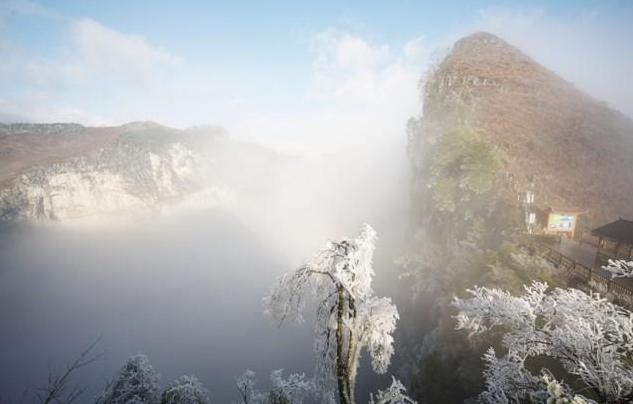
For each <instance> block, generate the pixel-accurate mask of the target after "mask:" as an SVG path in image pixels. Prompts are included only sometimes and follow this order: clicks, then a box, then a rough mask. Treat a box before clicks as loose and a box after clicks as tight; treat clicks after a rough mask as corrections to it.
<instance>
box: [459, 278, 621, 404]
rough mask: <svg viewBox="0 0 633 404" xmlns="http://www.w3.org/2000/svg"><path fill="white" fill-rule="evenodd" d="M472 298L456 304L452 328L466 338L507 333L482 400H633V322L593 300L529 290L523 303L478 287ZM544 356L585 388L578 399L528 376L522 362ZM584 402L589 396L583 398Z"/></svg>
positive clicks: (567, 292) (558, 385)
mask: <svg viewBox="0 0 633 404" xmlns="http://www.w3.org/2000/svg"><path fill="white" fill-rule="evenodd" d="M468 292H469V293H470V295H471V296H472V297H471V298H468V299H458V298H455V299H454V302H453V305H454V306H455V307H456V308H457V309H458V311H459V313H458V314H457V316H456V319H457V328H458V329H464V330H467V331H469V335H470V336H472V335H475V334H480V333H483V332H485V331H487V330H490V329H491V328H494V327H497V326H499V327H504V329H507V330H508V331H507V332H506V333H505V335H504V337H503V345H504V346H505V348H506V349H507V354H506V355H505V356H503V357H501V358H498V357H497V356H496V355H495V352H494V351H493V350H490V351H488V353H487V354H486V355H484V360H485V362H486V370H485V372H484V377H485V379H486V386H487V389H486V391H485V392H484V393H482V395H481V396H480V399H481V401H483V402H489V403H493V402H494V403H503V402H523V401H525V400H532V401H533V402H543V403H545V402H547V403H550V402H561V403H563V402H569V403H589V402H592V401H591V400H590V399H588V398H586V397H584V396H583V395H581V394H580V393H582V392H586V391H591V392H592V393H593V394H594V395H595V396H596V397H597V398H598V399H599V401H600V402H605V403H620V402H631V401H632V400H633V314H632V313H631V312H630V311H628V310H626V309H624V308H622V307H619V306H616V305H614V304H612V303H610V302H608V301H607V300H605V299H603V298H600V296H599V295H596V294H586V293H584V292H582V291H580V290H577V289H562V288H555V289H554V290H553V291H551V292H549V293H548V292H547V285H546V284H544V283H539V282H534V283H532V284H531V285H530V286H526V287H525V293H524V294H523V295H522V296H512V295H511V294H510V293H508V292H507V291H503V290H500V289H489V288H485V287H475V288H473V289H471V290H468ZM537 356H546V357H550V358H552V359H555V360H557V361H559V362H560V364H561V365H562V367H563V368H564V369H565V370H566V371H567V372H568V373H569V374H571V375H573V376H575V377H577V378H578V379H579V380H580V381H582V382H583V383H584V384H585V388H584V389H582V391H580V390H579V391H578V392H575V391H573V389H572V388H571V387H570V386H568V385H566V384H565V383H563V382H561V381H557V380H555V379H554V378H553V376H551V373H549V371H548V370H546V369H545V370H543V372H542V373H541V374H540V375H534V374H532V373H531V372H530V371H529V370H528V369H526V361H527V360H528V359H530V358H534V357H537ZM585 394H587V393H585Z"/></svg>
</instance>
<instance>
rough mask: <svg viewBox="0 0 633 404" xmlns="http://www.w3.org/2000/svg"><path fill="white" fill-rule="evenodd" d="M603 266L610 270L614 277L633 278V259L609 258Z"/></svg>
mask: <svg viewBox="0 0 633 404" xmlns="http://www.w3.org/2000/svg"><path fill="white" fill-rule="evenodd" d="M602 268H603V269H604V270H605V271H608V272H610V273H611V277H612V278H633V261H626V260H609V264H608V265H605V266H603V267H602Z"/></svg>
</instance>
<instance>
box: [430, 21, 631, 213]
mask: <svg viewBox="0 0 633 404" xmlns="http://www.w3.org/2000/svg"><path fill="white" fill-rule="evenodd" d="M424 98H425V103H424V118H423V120H424V121H425V124H427V125H428V124H429V123H430V122H435V123H436V124H437V123H438V122H440V124H441V121H442V120H446V119H447V118H446V117H447V116H451V115H456V114H462V113H463V112H464V111H465V112H466V115H467V116H468V117H469V118H468V121H469V124H470V125H472V126H473V127H474V128H476V130H477V131H478V132H480V133H481V136H482V137H483V138H484V139H485V140H486V141H488V142H490V143H491V144H493V145H495V146H496V147H498V148H499V150H500V151H501V153H502V155H503V156H504V165H505V167H506V170H507V172H508V174H510V175H511V178H514V179H515V180H516V182H517V184H521V185H526V184H529V183H531V182H533V183H534V184H535V186H536V190H537V192H536V202H537V203H538V204H539V205H541V206H543V207H546V206H565V207H578V208H581V209H588V210H589V212H590V218H591V219H592V222H594V224H595V223H599V222H602V221H606V220H610V219H613V218H617V217H618V216H627V217H633V181H632V180H631V175H632V174H633V121H631V120H630V119H629V118H627V117H626V116H625V115H624V114H622V113H620V112H618V111H615V110H613V109H610V108H608V107H607V106H606V105H605V104H604V103H601V102H599V101H597V100H595V99H593V98H591V97H590V96H588V95H586V94H584V93H582V92H581V91H579V90H578V89H576V88H575V87H574V86H573V85H572V84H570V83H568V82H566V81H565V80H563V79H562V78H560V77H559V76H557V75H556V74H554V73H553V72H551V71H549V70H547V69H546V68H544V67H542V66H541V65H539V64H538V63H537V62H535V61H534V60H532V59H531V58H530V57H528V56H527V55H525V54H523V53H522V52H521V51H520V50H518V49H517V48H515V47H513V46H511V45H509V44H508V43H506V42H505V41H503V40H502V39H500V38H498V37H496V36H494V35H492V34H488V33H476V34H473V35H470V36H468V37H466V38H463V39H461V40H459V41H458V42H457V43H456V44H455V45H454V47H453V49H452V51H451V52H450V53H449V54H448V56H447V57H446V58H445V59H444V61H443V62H442V63H441V64H440V65H439V66H437V68H436V69H435V71H434V72H433V73H432V75H431V76H430V77H429V79H428V81H427V84H426V86H425V94H424ZM458 110H459V111H458Z"/></svg>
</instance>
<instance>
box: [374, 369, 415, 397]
mask: <svg viewBox="0 0 633 404" xmlns="http://www.w3.org/2000/svg"><path fill="white" fill-rule="evenodd" d="M391 379H392V381H391V386H389V387H387V388H386V389H384V390H378V392H377V393H376V396H374V395H373V394H370V395H369V404H417V402H416V401H414V400H412V399H411V398H410V397H409V396H407V389H405V388H404V386H403V385H402V383H401V382H400V381H399V380H397V379H396V378H395V377H393V376H392V378H391Z"/></svg>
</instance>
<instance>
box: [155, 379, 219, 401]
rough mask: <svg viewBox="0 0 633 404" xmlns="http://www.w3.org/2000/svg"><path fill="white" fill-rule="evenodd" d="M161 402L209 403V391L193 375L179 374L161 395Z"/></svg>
mask: <svg viewBox="0 0 633 404" xmlns="http://www.w3.org/2000/svg"><path fill="white" fill-rule="evenodd" d="M160 402H161V404H209V403H210V401H209V393H208V391H207V390H206V389H205V388H204V386H202V383H200V381H199V380H198V378H197V377H195V376H181V377H179V378H178V379H176V380H175V381H174V382H172V383H171V384H170V385H169V386H167V388H166V389H165V391H163V395H162V397H161V401H160Z"/></svg>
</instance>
